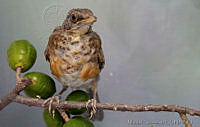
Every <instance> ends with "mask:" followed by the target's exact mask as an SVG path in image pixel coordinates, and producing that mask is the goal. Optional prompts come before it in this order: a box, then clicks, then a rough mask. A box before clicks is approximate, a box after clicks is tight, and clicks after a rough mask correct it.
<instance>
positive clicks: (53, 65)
mask: <svg viewBox="0 0 200 127" xmlns="http://www.w3.org/2000/svg"><path fill="white" fill-rule="evenodd" d="M60 32H61V29H60V27H57V28H56V29H54V31H53V33H52V34H51V35H50V37H49V42H48V45H47V47H46V49H45V52H44V55H45V58H46V60H47V61H49V63H50V69H51V71H52V74H54V75H55V76H56V77H61V76H62V73H61V70H60V65H61V63H62V60H61V58H59V57H58V55H56V54H55V49H56V48H57V42H59V41H60V40H59V38H60V37H59V34H60Z"/></svg>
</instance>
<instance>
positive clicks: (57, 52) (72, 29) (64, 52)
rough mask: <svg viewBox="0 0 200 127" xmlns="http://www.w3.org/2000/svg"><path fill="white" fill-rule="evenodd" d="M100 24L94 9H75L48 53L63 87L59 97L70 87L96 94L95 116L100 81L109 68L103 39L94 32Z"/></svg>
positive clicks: (52, 37) (56, 33) (51, 40)
mask: <svg viewBox="0 0 200 127" xmlns="http://www.w3.org/2000/svg"><path fill="white" fill-rule="evenodd" d="M96 21H97V17H96V16H94V14H93V12H92V11H91V10H90V9H87V8H76V9H71V10H70V11H69V12H68V14H67V16H66V19H65V20H64V21H63V23H62V25H61V26H58V27H56V28H55V29H54V30H53V32H52V34H51V35H50V37H49V41H48V44H47V47H46V49H45V52H44V55H45V58H46V60H47V61H48V62H49V63H50V70H51V72H52V74H53V75H54V77H55V78H56V79H57V80H58V81H59V82H60V83H61V84H62V86H63V88H62V90H61V91H60V92H59V95H61V94H62V93H63V92H64V91H66V90H67V88H68V87H70V88H72V90H77V89H79V90H80V89H81V90H84V91H87V92H90V93H92V99H91V100H89V102H92V103H93V104H94V108H93V112H91V115H94V114H95V112H96V111H95V108H96V107H95V104H96V102H97V99H98V96H97V82H98V79H99V75H100V72H101V71H102V69H103V68H104V65H105V59H104V54H103V49H102V42H101V38H100V36H99V35H98V34H97V33H96V32H94V31H93V30H92V25H93V23H94V22H96Z"/></svg>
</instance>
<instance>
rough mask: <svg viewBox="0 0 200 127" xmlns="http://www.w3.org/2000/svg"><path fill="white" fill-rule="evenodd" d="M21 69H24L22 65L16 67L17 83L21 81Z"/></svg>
mask: <svg viewBox="0 0 200 127" xmlns="http://www.w3.org/2000/svg"><path fill="white" fill-rule="evenodd" d="M21 71H22V67H21V66H19V67H17V69H16V82H17V84H19V83H20V82H21V77H20V75H21Z"/></svg>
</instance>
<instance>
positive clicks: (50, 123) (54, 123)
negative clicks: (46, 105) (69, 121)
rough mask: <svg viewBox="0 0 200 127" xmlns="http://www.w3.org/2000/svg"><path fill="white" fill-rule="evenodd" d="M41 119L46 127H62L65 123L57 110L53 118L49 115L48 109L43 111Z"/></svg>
mask: <svg viewBox="0 0 200 127" xmlns="http://www.w3.org/2000/svg"><path fill="white" fill-rule="evenodd" d="M43 118H44V121H45V123H46V125H47V127H63V124H64V123H65V121H64V119H63V118H62V116H61V115H60V113H59V112H58V111H57V110H55V116H54V117H53V114H51V113H49V110H48V109H45V110H44V112H43Z"/></svg>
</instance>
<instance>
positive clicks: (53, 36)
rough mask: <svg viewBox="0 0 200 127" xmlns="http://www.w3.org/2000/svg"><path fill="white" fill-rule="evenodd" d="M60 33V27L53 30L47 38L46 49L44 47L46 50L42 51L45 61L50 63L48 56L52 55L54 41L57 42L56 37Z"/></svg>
mask: <svg viewBox="0 0 200 127" xmlns="http://www.w3.org/2000/svg"><path fill="white" fill-rule="evenodd" d="M60 31H61V27H60V26H59V27H56V28H55V29H54V30H53V32H52V34H51V35H50V37H49V42H48V44H47V47H46V49H45V51H44V56H45V58H46V60H47V61H50V59H49V58H50V54H51V53H53V48H54V47H55V43H54V41H57V40H56V35H58V34H59V33H60Z"/></svg>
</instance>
